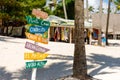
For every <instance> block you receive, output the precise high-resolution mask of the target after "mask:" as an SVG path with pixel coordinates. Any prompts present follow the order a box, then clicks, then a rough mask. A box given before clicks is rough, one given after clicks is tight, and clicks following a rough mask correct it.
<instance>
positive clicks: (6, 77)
mask: <svg viewBox="0 0 120 80" xmlns="http://www.w3.org/2000/svg"><path fill="white" fill-rule="evenodd" d="M0 80H12V73H10V72H8V71H6V70H5V67H0Z"/></svg>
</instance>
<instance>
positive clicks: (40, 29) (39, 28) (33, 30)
mask: <svg viewBox="0 0 120 80" xmlns="http://www.w3.org/2000/svg"><path fill="white" fill-rule="evenodd" d="M48 28H49V26H45V27H43V26H38V25H35V26H30V27H29V32H30V33H33V34H34V33H41V34H43V33H44V32H46V31H48Z"/></svg>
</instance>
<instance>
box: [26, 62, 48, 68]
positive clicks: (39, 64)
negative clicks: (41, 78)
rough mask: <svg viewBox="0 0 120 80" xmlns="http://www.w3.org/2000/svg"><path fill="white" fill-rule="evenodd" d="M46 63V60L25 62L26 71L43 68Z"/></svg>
mask: <svg viewBox="0 0 120 80" xmlns="http://www.w3.org/2000/svg"><path fill="white" fill-rule="evenodd" d="M46 63H47V60H44V61H32V62H26V69H30V68H43V66H44V65H45V64H46Z"/></svg>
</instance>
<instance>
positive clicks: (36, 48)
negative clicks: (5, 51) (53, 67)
mask: <svg viewBox="0 0 120 80" xmlns="http://www.w3.org/2000/svg"><path fill="white" fill-rule="evenodd" d="M25 48H27V49H30V50H33V51H35V52H41V53H45V52H47V51H49V49H47V48H44V47H41V46H38V45H36V44H33V43H30V42H26V44H25Z"/></svg>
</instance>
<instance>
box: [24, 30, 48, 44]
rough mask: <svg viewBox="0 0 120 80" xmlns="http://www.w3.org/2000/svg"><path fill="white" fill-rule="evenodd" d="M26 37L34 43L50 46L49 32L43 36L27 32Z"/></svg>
mask: <svg viewBox="0 0 120 80" xmlns="http://www.w3.org/2000/svg"><path fill="white" fill-rule="evenodd" d="M25 35H26V37H27V38H28V39H30V40H33V41H36V42H41V43H44V44H48V38H46V37H48V36H47V32H46V33H45V34H43V35H34V34H30V33H28V32H25Z"/></svg>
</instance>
